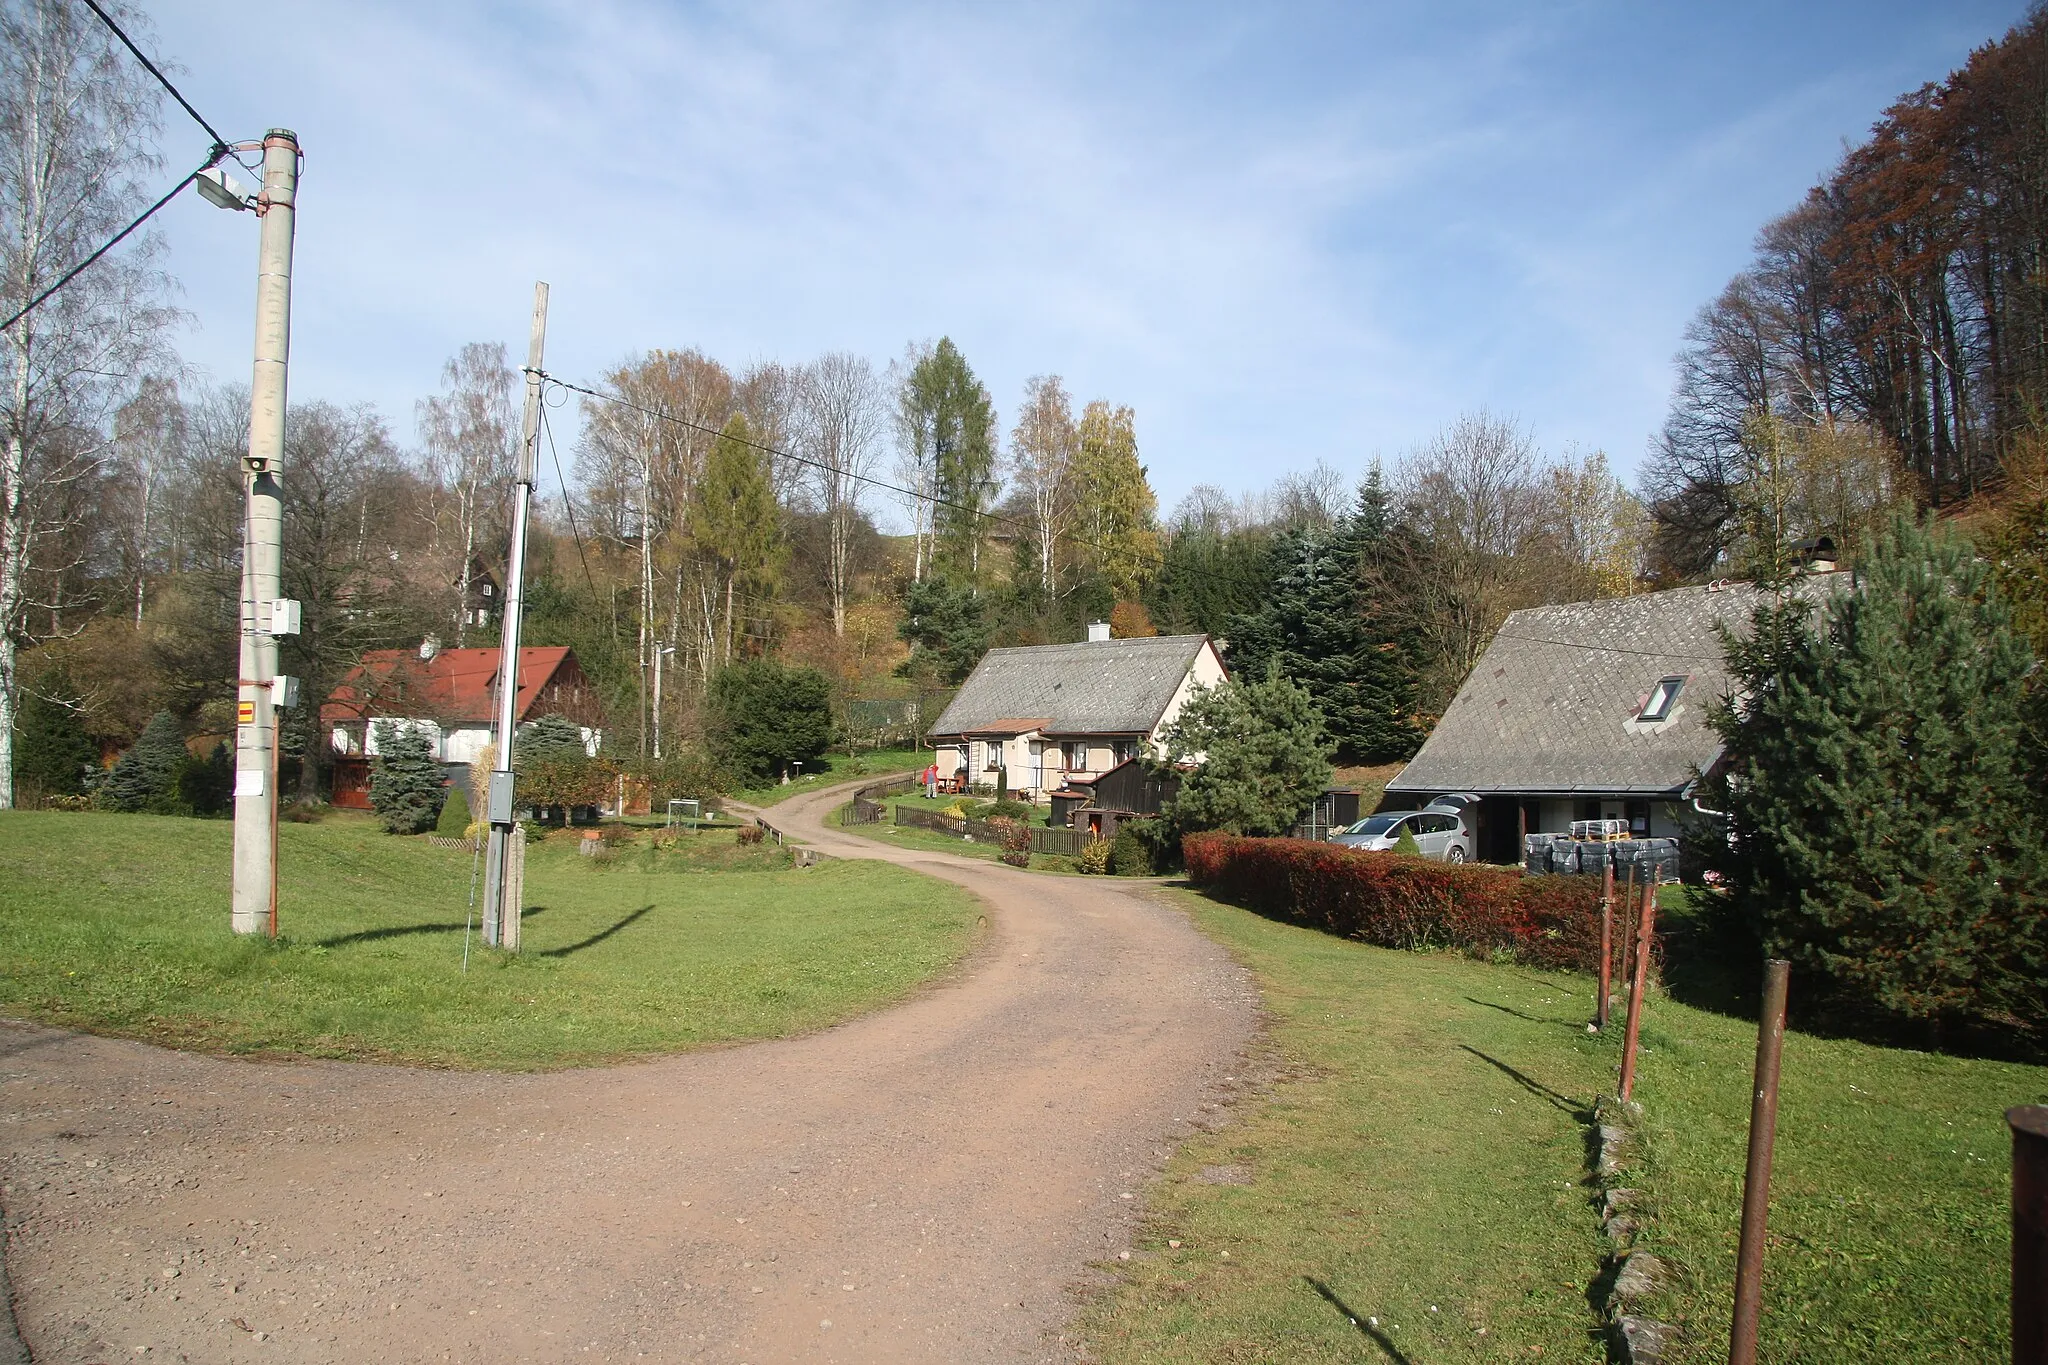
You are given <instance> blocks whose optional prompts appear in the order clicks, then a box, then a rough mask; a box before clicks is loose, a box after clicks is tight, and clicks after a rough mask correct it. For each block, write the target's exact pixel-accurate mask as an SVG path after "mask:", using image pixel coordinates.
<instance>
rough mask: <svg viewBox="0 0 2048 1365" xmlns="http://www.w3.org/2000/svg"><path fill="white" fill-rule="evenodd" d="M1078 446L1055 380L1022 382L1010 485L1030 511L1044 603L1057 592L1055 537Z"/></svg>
mask: <svg viewBox="0 0 2048 1365" xmlns="http://www.w3.org/2000/svg"><path fill="white" fill-rule="evenodd" d="M1080 447H1081V432H1080V428H1079V427H1078V426H1077V425H1076V424H1075V421H1074V403H1073V400H1072V399H1071V398H1069V397H1068V396H1067V390H1066V387H1065V385H1063V384H1062V383H1061V382H1060V377H1059V376H1058V375H1056V374H1041V375H1035V376H1033V377H1032V378H1031V379H1029V380H1027V381H1025V384H1024V403H1023V406H1022V407H1020V408H1019V409H1018V411H1017V427H1016V430H1015V431H1013V432H1011V434H1010V483H1011V485H1012V487H1014V488H1016V489H1017V491H1018V492H1019V493H1020V494H1021V495H1022V496H1023V498H1024V499H1025V500H1026V502H1027V503H1028V505H1029V507H1030V512H1031V530H1032V541H1033V543H1032V545H1031V547H1030V549H1031V551H1032V553H1033V557H1034V558H1035V559H1036V561H1037V562H1036V564H1035V565H1034V566H1033V567H1034V569H1035V571H1036V574H1037V577H1038V586H1039V591H1040V592H1041V593H1042V594H1043V595H1044V597H1045V599H1046V600H1047V601H1050V600H1051V599H1052V598H1054V597H1055V596H1057V595H1058V593H1059V562H1060V561H1059V554H1060V538H1061V536H1062V535H1064V534H1065V532H1066V528H1067V520H1068V518H1069V517H1070V516H1071V515H1072V512H1073V500H1074V492H1075V489H1074V477H1073V474H1074V467H1075V464H1076V462H1077V460H1078V459H1079V456H1080Z"/></svg>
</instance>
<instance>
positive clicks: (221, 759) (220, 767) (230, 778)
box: [178, 740, 235, 816]
mask: <svg viewBox="0 0 2048 1365" xmlns="http://www.w3.org/2000/svg"><path fill="white" fill-rule="evenodd" d="M178 796H179V798H180V799H181V800H183V802H184V803H185V805H186V807H187V808H189V809H190V810H191V812H192V813H193V814H194V815H209V816H211V815H222V814H225V813H226V812H227V809H228V807H229V806H231V805H233V804H234V800H235V757H234V755H233V754H231V753H229V752H228V746H227V745H226V744H225V743H223V742H221V741H219V740H216V741H215V742H214V745H213V751H212V752H211V753H209V754H207V756H206V758H205V761H203V762H194V763H188V764H186V765H185V771H184V772H183V773H181V774H179V776H178Z"/></svg>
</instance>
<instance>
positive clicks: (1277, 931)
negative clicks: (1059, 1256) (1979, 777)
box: [1087, 892, 2048, 1365]
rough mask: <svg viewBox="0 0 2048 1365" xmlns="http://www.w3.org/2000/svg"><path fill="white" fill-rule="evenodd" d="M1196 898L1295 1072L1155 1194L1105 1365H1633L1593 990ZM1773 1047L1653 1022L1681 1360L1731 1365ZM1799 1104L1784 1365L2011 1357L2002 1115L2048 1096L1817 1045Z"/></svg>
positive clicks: (1657, 1231)
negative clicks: (1757, 1088) (1616, 1349)
mask: <svg viewBox="0 0 2048 1365" xmlns="http://www.w3.org/2000/svg"><path fill="white" fill-rule="evenodd" d="M1170 894H1173V895H1175V896H1176V897H1177V898H1178V899H1179V900H1180V902H1181V903H1183V904H1185V905H1187V906H1188V907H1189V909H1190V910H1191V912H1192V913H1193V914H1194V916H1195V918H1196V921H1197V922H1198V923H1199V924H1200V925H1201V926H1202V928H1203V929H1204V930H1206V931H1207V932H1208V933H1209V934H1210V935H1212V936H1213V937H1215V938H1216V939H1217V940H1218V941H1220V942H1222V943H1223V944H1225V945H1226V946H1227V947H1228V948H1230V950H1231V951H1232V952H1234V953H1235V954H1237V956H1238V957H1239V958H1240V960H1242V961H1243V962H1245V963H1246V964H1247V965H1248V966H1249V967H1250V968H1251V969H1252V970H1253V971H1254V972H1255V973H1256V974H1257V976H1258V978H1259V980H1260V984H1261V986H1262V988H1263V991H1264V994H1265V999H1266V1003H1267V1005H1268V1007H1269V1009H1270V1010H1271V1012H1272V1028H1273V1031H1272V1035H1271V1046H1272V1049H1273V1052H1274V1058H1273V1060H1274V1062H1275V1063H1276V1065H1277V1067H1278V1075H1277V1079H1276V1080H1275V1081H1274V1082H1273V1083H1272V1087H1271V1091H1270V1094H1269V1095H1268V1096H1267V1097H1266V1098H1265V1099H1264V1100H1253V1101H1248V1102H1247V1103H1246V1106H1245V1108H1244V1109H1243V1111H1242V1112H1241V1114H1240V1117H1239V1121H1237V1122H1236V1123H1234V1124H1232V1125H1230V1126H1227V1127H1225V1128H1223V1129H1221V1130H1220V1131H1218V1132H1216V1133H1213V1134H1204V1135H1201V1136H1198V1137H1197V1138H1196V1139H1194V1140H1193V1141H1192V1142H1190V1143H1189V1144H1187V1146H1186V1147H1185V1148H1184V1149H1183V1150H1182V1151H1180V1152H1179V1153H1178V1154H1177V1155H1176V1156H1175V1157H1174V1158H1173V1160H1172V1162H1171V1164H1170V1165H1169V1167H1168V1169H1167V1172H1166V1174H1165V1176H1164V1178H1163V1179H1162V1180H1161V1181H1160V1182H1158V1184H1157V1185H1156V1186H1155V1188H1154V1189H1153V1190H1152V1191H1151V1192H1150V1193H1149V1194H1148V1196H1147V1198H1148V1200H1149V1201H1150V1207H1151V1209H1152V1210H1153V1215H1152V1218H1151V1221H1150V1223H1149V1224H1148V1226H1147V1228H1146V1230H1145V1233H1144V1235H1143V1237H1142V1239H1141V1242H1140V1247H1141V1248H1142V1249H1141V1250H1140V1252H1139V1253H1138V1254H1137V1255H1136V1256H1135V1257H1134V1259H1133V1260H1132V1261H1131V1262H1129V1263H1126V1264H1121V1265H1119V1266H1118V1267H1117V1269H1118V1270H1119V1272H1120V1274H1119V1279H1118V1284H1117V1286H1116V1287H1115V1288H1113V1289H1112V1290H1110V1291H1109V1292H1107V1293H1106V1294H1105V1295H1104V1296H1103V1297H1102V1298H1100V1299H1099V1300H1097V1301H1096V1302H1095V1303H1094V1304H1093V1305H1092V1306H1091V1308H1090V1310H1089V1312H1088V1315H1087V1328H1088V1333H1089V1336H1090V1338H1091V1340H1092V1342H1093V1344H1094V1347H1095V1349H1096V1350H1097V1351H1098V1352H1099V1354H1100V1355H1101V1356H1102V1358H1104V1359H1105V1360H1110V1361H1130V1362H1138V1361H1144V1362H1153V1361H1162V1362H1173V1361H1233V1362H1234V1361H1265V1360H1289V1361H1340V1360H1341V1361H1403V1360H1405V1361H1410V1362H1414V1363H1415V1365H1423V1363H1424V1362H1430V1363H1431V1365H1434V1363H1435V1362H1448V1361H1494V1360H1510V1359H1513V1360H1528V1359H1537V1358H1540V1359H1545V1360H1560V1359H1561V1360H1570V1361H1584V1362H1593V1361H1600V1360H1603V1359H1605V1351H1604V1346H1603V1344H1602V1342H1601V1339H1600V1337H1599V1336H1598V1334H1597V1333H1598V1318H1597V1316H1596V1313H1595V1311H1594V1307H1593V1304H1592V1302H1591V1301H1590V1300H1589V1297H1588V1285H1589V1283H1590V1282H1591V1281H1592V1279H1593V1278H1594V1277H1595V1275H1596V1274H1597V1273H1598V1272H1599V1271H1600V1269H1601V1266H1602V1260H1603V1256H1604V1254H1605V1247H1604V1243H1603V1242H1602V1240H1601V1238H1600V1234H1599V1224H1598V1219H1597V1211H1596V1209H1595V1207H1594V1204H1593V1187H1592V1185H1591V1183H1590V1180H1589V1177H1588V1156H1589V1145H1588V1125H1589V1123H1590V1118H1591V1116H1590V1113H1589V1110H1590V1108H1591V1106H1592V1103H1593V1101H1594V1099H1595V1097H1596V1096H1597V1095H1598V1094H1601V1093H1605V1092H1610V1091H1611V1090H1612V1088H1613V1068H1614V1065H1615V1062H1616V1060H1617V1059H1618V1052H1619V1048H1618V1035H1619V1034H1620V1032H1621V1030H1620V1029H1619V1028H1618V1027H1617V1028H1615V1029H1613V1030H1611V1033H1612V1034H1613V1035H1614V1036H1613V1037H1608V1038H1593V1037H1589V1036H1588V1035H1587V1033H1586V1032H1585V1021H1586V1019H1587V1018H1588V1017H1589V1015H1590V1013H1591V1006H1592V998H1591V991H1590V989H1589V984H1590V983H1589V982H1587V981H1586V980H1584V979H1582V978H1579V977H1576V976H1573V975H1570V974H1565V973H1549V972H1537V971H1534V970H1531V969H1528V968H1523V967H1517V966H1512V965H1510V966H1495V965H1491V964H1486V963H1479V962H1472V961H1468V960H1466V959H1463V958H1459V957H1453V956H1449V955H1438V954H1409V953H1399V952H1390V951H1386V950H1383V949H1377V948H1371V947H1366V946H1364V945H1361V944H1357V943H1351V942H1346V941H1343V940H1340V939H1336V938H1333V937H1331V936H1329V935H1326V934H1322V933H1318V932H1314V931H1311V930H1305V929H1299V928H1295V927H1292V926H1288V925H1282V924H1277V923H1273V922H1271V921H1268V920H1264V919H1261V918H1259V917H1258V916H1255V915H1252V914H1249V913H1247V912H1244V911H1241V910H1237V909H1235V908H1232V907H1229V906H1224V905H1219V904H1215V903H1213V902H1210V901H1208V900H1206V899H1203V898H1200V897H1197V896H1195V895H1193V894H1191V893H1186V892H1175V893H1170ZM1755 1039H1756V1026H1755V1023H1754V1020H1743V1019H1738V1018H1732V1017H1728V1016H1726V1015H1722V1014H1716V1013H1713V1012H1710V1011H1708V1010H1704V1009H1700V1008H1695V1007H1693V1006H1688V1005H1685V1004H1681V1003H1678V1002H1677V1001H1674V1000H1671V999H1668V998H1665V997H1663V996H1662V995H1658V996H1655V997H1653V999H1652V1000H1651V1001H1650V1002H1649V1004H1648V1006H1647V1009H1646V1023H1645V1026H1644V1033H1643V1040H1644V1054H1643V1056H1642V1058H1641V1062H1640V1076H1641V1079H1640V1081H1639V1088H1638V1091H1637V1095H1638V1098H1640V1099H1641V1100H1642V1101H1643V1102H1644V1104H1645V1106H1646V1110H1647V1115H1648V1117H1647V1119H1646V1140H1647V1147H1648V1152H1647V1156H1646V1158H1645V1164H1644V1168H1643V1170H1642V1171H1641V1172H1640V1173H1639V1174H1640V1179H1639V1180H1638V1182H1637V1183H1639V1184H1640V1185H1641V1186H1642V1188H1644V1189H1645V1190H1646V1191H1647V1193H1648V1195H1649V1198H1650V1201H1651V1204H1652V1206H1653V1209H1654V1212H1655V1216H1656V1221H1655V1223H1654V1224H1653V1231H1652V1233H1651V1240H1652V1242H1653V1244H1654V1246H1655V1249H1656V1250H1658V1251H1659V1252H1660V1253H1661V1254H1664V1255H1666V1256H1667V1257H1669V1258H1670V1259H1671V1260H1672V1261H1674V1262H1675V1263H1676V1264H1677V1265H1678V1267H1679V1268H1680V1271H1681V1278H1680V1284H1679V1288H1678V1290H1677V1291H1676V1292H1674V1293H1672V1294H1671V1295H1669V1296H1668V1297H1667V1299H1666V1301H1665V1302H1664V1303H1663V1304H1662V1305H1661V1307H1662V1309H1663V1310H1664V1312H1665V1313H1666V1314H1667V1315H1668V1316H1669V1318H1670V1319H1671V1320H1674V1321H1677V1322H1679V1323H1680V1325H1681V1326H1683V1327H1684V1328H1685V1329H1686V1331H1687V1333H1688V1335H1687V1338H1686V1340H1685V1341H1684V1342H1683V1344H1682V1345H1681V1346H1680V1347H1679V1348H1678V1352H1677V1354H1676V1355H1674V1356H1673V1357H1672V1358H1673V1359H1675V1360H1679V1361H1687V1362H1692V1361H1702V1362H1703V1361H1707V1360H1711V1359H1725V1356H1726V1349H1727V1346H1726V1337H1727V1311H1728V1307H1727V1306H1728V1293H1729V1288H1728V1282H1729V1279H1730V1277H1731V1276H1732V1265H1733V1257H1734V1237H1735V1228H1736V1225H1737V1221H1738V1217H1739V1205H1738V1201H1739V1198H1740V1187H1741V1176H1742V1164H1743V1154H1744V1144H1745V1141H1746V1137H1745V1134H1746V1127H1747V1119H1748V1099H1747V1091H1748V1076H1749V1069H1750V1064H1751V1061H1752V1058H1753V1053H1754V1048H1755ZM1783 1093H1784V1100H1783V1112H1782V1116H1781V1119H1780V1128H1779V1143H1778V1162H1777V1172H1778V1181H1777V1185H1776V1188H1775V1194H1776V1199H1775V1201H1774V1205H1773V1212H1772V1218H1773V1223H1772V1232H1773V1244H1772V1247H1771V1250H1770V1260H1769V1263H1768V1266H1767V1276H1768V1284H1767V1288H1766V1293H1765V1315H1764V1323H1765V1326H1764V1345H1763V1353H1762V1355H1763V1358H1764V1359H1766V1360H1782V1361H1792V1360H1798V1361H1843V1362H1850V1361H1859V1362H1860V1361H1866V1360H1874V1359H1881V1360H1914V1361H1955V1362H1963V1361H1982V1360H1990V1359H1997V1358H1999V1357H2000V1355H2001V1354H2002V1353H2003V1352H2004V1351H2005V1350H2006V1349H2007V1347H2006V1345H2005V1340H2006V1338H2005V1328H2004V1325H2003V1322H2004V1315H2005V1293H2006V1289H2005V1286H2006V1279H2007V1274H2008V1270H2007V1255H2008V1250H2007V1243H2006V1232H2005V1219H2006V1217H2007V1213H2006V1208H2007V1205H2006V1202H2005V1201H2006V1198H2007V1195H2006V1190H2007V1181H2008V1179H2009V1175H2008V1171H2007V1166H2006V1162H2007V1155H2006V1139H2005V1137H2004V1132H2003V1124H2002V1121H2001V1120H2000V1117H1999V1115H2000V1113H2001V1112H2002V1110H2003V1109H2004V1107H2005V1106H2007V1105H2010V1104H2016V1103H2023V1102H2029V1101H2037V1100H2039V1099H2041V1098H2042V1096H2043V1094H2044V1093H2048V1070H2044V1069H2042V1068H2037V1067H2023V1066H2013V1065H2009V1064H2002V1063H1992V1062H1981V1061H1966V1060H1958V1059H1953V1058H1941V1057H1931V1056H1927V1055H1925V1054H1920V1053H1912V1052H1901V1051H1897V1050H1892V1049H1885V1048H1878V1047H1872V1046H1869V1045H1867V1044H1860V1043H1850V1042H1836V1041H1826V1040H1821V1039H1815V1038H1811V1037H1807V1036H1804V1035H1795V1036H1793V1037H1792V1038H1790V1039H1789V1040H1788V1042H1787V1045H1786V1051H1785V1079H1784V1092H1783ZM1205 1173H1206V1175H1205ZM1237 1180H1245V1181H1248V1183H1232V1182H1234V1181H1237ZM1170 1241H1178V1242H1179V1243H1180V1245H1179V1246H1178V1247H1177V1248H1176V1247H1173V1246H1171V1245H1170V1244H1169V1243H1170ZM1226 1252H1227V1253H1229V1255H1228V1256H1227V1257H1226V1256H1225V1254H1224V1253H1226ZM1353 1319H1356V1323H1355V1325H1354V1322H1353ZM1482 1329H1483V1330H1482Z"/></svg>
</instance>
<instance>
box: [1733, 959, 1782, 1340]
mask: <svg viewBox="0 0 2048 1365" xmlns="http://www.w3.org/2000/svg"><path fill="white" fill-rule="evenodd" d="M1791 977H1792V964H1791V963H1789V962H1786V961H1784V960H1783V959H1781V958H1772V959H1771V960H1770V961H1769V962H1766V963H1765V964H1764V1007H1763V1013H1762V1014H1761V1015H1759V1016H1758V1018H1757V1023H1756V1083H1755V1089H1754V1090H1752V1091H1751V1093H1750V1101H1749V1166H1748V1169H1747V1170H1746V1171H1744V1173H1743V1176H1742V1241H1741V1243H1740V1246H1739V1248H1738V1250H1737V1251H1736V1253H1735V1319H1734V1322H1733V1323H1732V1324H1731V1325H1730V1327H1729V1329H1728V1365H1756V1325H1757V1320H1758V1317H1759V1316H1760V1315H1761V1313H1762V1312H1763V1295H1764V1220H1765V1217H1766V1215H1767V1214H1769V1212H1770V1208H1771V1144H1772V1142H1773V1141H1774V1140H1775V1139H1776V1138H1777V1135H1778V1058H1779V1056H1780V1054H1781V1053H1782V1052H1783V1051H1784V1047H1785V995H1786V991H1787V989H1788V984H1787V983H1789V982H1790V980H1791Z"/></svg>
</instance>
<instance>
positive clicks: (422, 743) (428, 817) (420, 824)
mask: <svg viewBox="0 0 2048 1365" xmlns="http://www.w3.org/2000/svg"><path fill="white" fill-rule="evenodd" d="M443 790H444V789H443V787H442V785H441V765H440V764H439V763H436V762H435V761H434V748H433V746H432V745H431V744H429V743H427V739H426V736H424V735H422V734H421V733H420V732H419V731H418V730H417V729H415V728H414V727H412V726H410V725H406V726H400V725H396V724H393V723H392V722H391V721H388V720H386V721H379V722H378V723H377V767H376V771H375V772H373V773H372V774H371V776H370V806H371V808H372V809H373V810H375V811H376V812H377V818H378V819H379V820H381V821H383V823H384V828H385V829H386V830H388V831H390V832H391V833H393V834H421V833H424V832H425V831H427V830H430V829H432V828H433V827H434V819H435V817H436V816H438V815H439V814H440V813H441V798H442V794H443Z"/></svg>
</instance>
